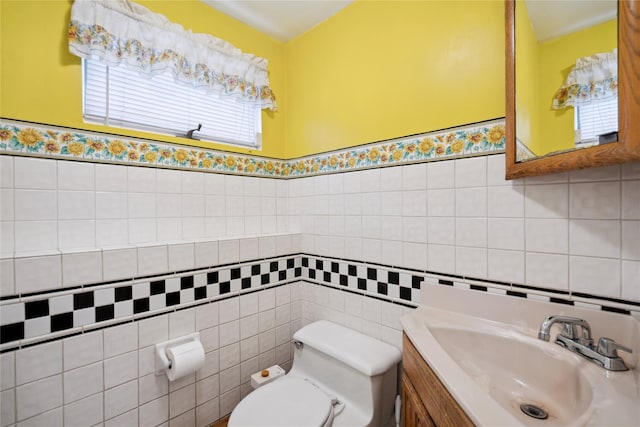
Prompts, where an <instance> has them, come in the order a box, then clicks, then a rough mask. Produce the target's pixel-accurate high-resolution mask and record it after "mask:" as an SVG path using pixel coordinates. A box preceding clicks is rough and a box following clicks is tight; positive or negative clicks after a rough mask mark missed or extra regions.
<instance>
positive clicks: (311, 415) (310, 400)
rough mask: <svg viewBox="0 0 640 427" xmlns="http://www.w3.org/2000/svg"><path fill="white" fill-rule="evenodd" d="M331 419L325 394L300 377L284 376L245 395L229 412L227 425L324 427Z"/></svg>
mask: <svg viewBox="0 0 640 427" xmlns="http://www.w3.org/2000/svg"><path fill="white" fill-rule="evenodd" d="M332 422H333V405H332V402H331V399H330V398H329V396H327V395H326V394H325V393H324V392H323V391H321V390H320V389H319V388H318V387H316V386H315V385H313V384H312V383H310V382H309V381H306V380H305V379H303V378H296V377H288V376H285V377H284V378H282V379H279V380H277V381H274V382H273V383H271V384H267V385H265V386H263V387H260V388H258V389H256V390H255V391H253V392H252V393H250V394H249V395H248V396H247V397H245V398H244V399H243V400H242V401H241V402H240V403H239V404H238V406H236V408H235V409H234V410H233V412H232V413H231V417H230V418H229V427H249V426H251V427H254V426H270V427H271V426H278V427H284V426H291V427H328V426H330V425H331V424H332Z"/></svg>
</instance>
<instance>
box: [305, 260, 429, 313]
mask: <svg viewBox="0 0 640 427" xmlns="http://www.w3.org/2000/svg"><path fill="white" fill-rule="evenodd" d="M302 277H303V279H308V280H309V281H312V282H315V283H319V284H329V285H333V286H339V287H340V288H343V289H346V290H349V291H354V292H357V293H363V294H365V295H369V296H375V297H378V298H382V299H387V300H391V301H397V302H401V303H404V304H407V305H412V306H417V305H418V304H420V287H421V284H422V282H423V281H424V279H425V276H424V275H420V274H414V273H413V272H411V271H408V270H403V269H389V268H385V267H382V266H377V265H373V264H363V263H359V262H355V261H345V260H338V259H329V258H323V257H317V256H312V255H302Z"/></svg>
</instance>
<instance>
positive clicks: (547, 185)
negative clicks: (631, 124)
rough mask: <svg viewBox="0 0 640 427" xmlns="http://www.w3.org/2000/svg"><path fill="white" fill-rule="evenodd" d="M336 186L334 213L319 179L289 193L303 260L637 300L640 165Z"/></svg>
mask: <svg viewBox="0 0 640 427" xmlns="http://www.w3.org/2000/svg"><path fill="white" fill-rule="evenodd" d="M337 176H342V179H340V178H337ZM337 176H329V177H328V179H330V180H332V182H336V183H341V184H342V185H339V184H338V185H335V186H331V191H332V194H331V198H330V200H331V202H330V203H329V202H327V203H328V204H329V205H330V206H331V207H332V208H331V209H328V210H327V208H326V206H325V205H324V200H325V199H324V198H323V197H324V196H323V195H322V194H320V193H316V192H315V190H316V189H317V188H322V187H321V186H316V185H314V183H315V180H316V178H317V177H312V178H302V179H296V180H291V181H289V207H290V209H289V214H290V215H289V222H290V224H300V231H301V232H302V233H303V235H302V238H301V242H302V249H303V251H304V252H309V253H317V254H319V255H327V256H339V257H344V258H350V259H356V260H366V261H371V262H381V263H385V264H390V265H397V266H401V267H410V268H417V269H422V270H430V271H435V272H442V273H449V274H451V273H454V274H465V275H470V276H474V277H477V278H483V279H493V280H500V281H507V282H513V283H518V284H527V285H533V286H538V287H542V288H550V289H564V290H575V291H579V292H588V293H592V294H595V295H602V296H608V297H614V298H629V296H630V295H631V296H633V295H635V297H633V298H631V299H634V300H638V298H637V295H638V294H639V293H640V288H639V287H640V279H637V278H636V277H635V276H634V275H633V273H632V272H633V271H636V270H635V269H637V266H636V265H637V262H638V261H640V226H638V223H639V221H638V220H639V219H640V174H638V167H637V164H636V163H632V164H629V165H622V166H610V167H605V168H599V169H589V170H583V171H577V172H572V173H570V174H569V173H564V174H556V175H549V176H543V177H535V178H528V179H524V180H516V181H506V180H504V155H493V156H485V157H476V158H468V159H456V160H447V161H442V162H432V163H427V164H422V165H408V166H400V167H392V168H385V169H381V170H380V173H379V175H378V174H374V173H373V172H371V171H361V172H349V173H345V174H341V175H337ZM317 200H323V202H322V203H314V201H317ZM333 206H336V209H333ZM327 216H328V221H327V220H326V218H327ZM400 230H402V232H401V233H400ZM398 242H400V243H401V244H398ZM583 267H585V269H582V270H581V268H583ZM587 271H588V272H589V274H587V273H586V272H587ZM602 281H606V284H604V283H601V282H602Z"/></svg>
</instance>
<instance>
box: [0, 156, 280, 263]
mask: <svg viewBox="0 0 640 427" xmlns="http://www.w3.org/2000/svg"><path fill="white" fill-rule="evenodd" d="M1 196H2V203H1V206H2V215H1V217H0V223H1V225H2V238H1V242H0V243H1V245H0V246H1V255H2V257H3V258H6V257H13V256H14V254H15V255H17V256H22V255H24V254H27V255H28V254H31V253H33V252H34V251H37V252H43V251H44V252H52V251H53V252H55V251H58V250H64V251H67V250H84V249H90V248H97V249H102V248H105V247H111V246H120V247H121V246H126V245H137V244H141V243H143V244H152V243H166V242H168V241H181V240H189V241H193V240H202V239H210V240H211V239H213V238H216V239H217V238H225V237H233V238H239V237H243V236H245V235H263V234H267V233H285V232H288V231H289V227H288V220H287V215H288V208H287V200H288V199H287V197H288V186H287V184H286V182H283V181H279V182H276V180H274V179H267V178H265V179H259V178H248V177H240V176H218V175H212V174H206V173H201V172H191V171H176V170H163V169H155V168H143V167H126V166H121V165H105V164H91V163H82V162H73V161H61V160H50V159H34V158H24V157H11V156H2V194H1Z"/></svg>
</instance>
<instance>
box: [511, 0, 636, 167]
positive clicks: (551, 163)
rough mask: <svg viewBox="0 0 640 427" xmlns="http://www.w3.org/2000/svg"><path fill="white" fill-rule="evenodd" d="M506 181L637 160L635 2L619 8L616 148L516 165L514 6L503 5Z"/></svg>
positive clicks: (622, 3)
mask: <svg viewBox="0 0 640 427" xmlns="http://www.w3.org/2000/svg"><path fill="white" fill-rule="evenodd" d="M505 22H506V39H505V52H506V77H507V78H506V83H507V86H506V95H507V104H506V128H507V132H506V136H507V140H506V148H505V158H506V165H505V166H506V167H505V169H506V179H515V178H523V177H527V176H537V175H544V174H550V173H558V172H566V171H570V170H575V169H585V168H593V167H599V166H607V165H613V164H618V163H626V162H633V161H636V160H640V0H620V1H619V2H618V137H619V141H618V142H612V143H609V144H604V145H597V146H594V147H589V148H582V149H578V150H573V151H569V152H565V153H560V154H554V155H550V156H546V157H540V158H537V159H532V160H528V161H525V162H520V163H518V162H516V104H515V102H516V98H515V96H516V93H515V91H516V79H515V77H516V72H515V66H516V63H515V53H516V52H515V0H505Z"/></svg>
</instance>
